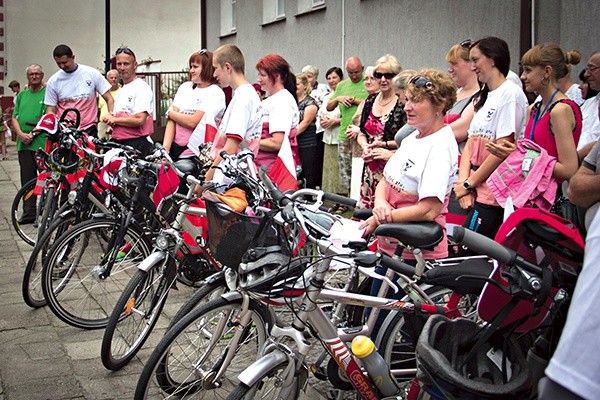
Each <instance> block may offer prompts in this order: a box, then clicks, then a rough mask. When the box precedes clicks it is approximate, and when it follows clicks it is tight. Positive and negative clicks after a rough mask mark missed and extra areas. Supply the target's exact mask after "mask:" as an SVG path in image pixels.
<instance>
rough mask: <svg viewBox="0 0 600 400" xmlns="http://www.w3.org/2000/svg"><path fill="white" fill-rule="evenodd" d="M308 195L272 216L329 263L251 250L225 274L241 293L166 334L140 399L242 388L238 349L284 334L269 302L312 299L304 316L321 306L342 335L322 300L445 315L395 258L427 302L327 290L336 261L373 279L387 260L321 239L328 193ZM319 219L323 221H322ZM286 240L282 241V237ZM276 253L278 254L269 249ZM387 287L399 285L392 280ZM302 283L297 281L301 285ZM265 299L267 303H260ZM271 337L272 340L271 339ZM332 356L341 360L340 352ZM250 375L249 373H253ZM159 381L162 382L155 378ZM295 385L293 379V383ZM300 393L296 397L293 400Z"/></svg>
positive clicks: (435, 236) (434, 234)
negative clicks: (268, 307) (342, 260)
mask: <svg viewBox="0 0 600 400" xmlns="http://www.w3.org/2000/svg"><path fill="white" fill-rule="evenodd" d="M261 172H262V171H261ZM261 179H263V182H264V183H265V184H267V182H270V181H267V180H266V178H265V177H264V174H263V173H261ZM270 192H271V193H272V197H273V198H274V199H276V201H279V200H278V199H281V195H280V193H278V192H276V191H274V190H272V189H271V190H270ZM303 196H305V197H307V198H312V199H314V200H313V202H312V203H311V204H305V202H300V201H298V202H292V203H290V204H289V205H288V206H286V207H287V208H286V207H284V208H283V210H277V212H276V213H275V214H274V215H276V216H274V217H273V218H274V219H276V220H278V224H281V225H285V222H284V221H287V222H289V223H290V225H294V226H298V227H300V228H301V229H302V233H303V237H304V238H305V239H306V241H307V243H312V244H314V245H316V246H318V248H319V249H320V251H321V253H322V254H324V258H323V259H322V260H320V261H319V262H317V263H316V264H315V266H314V267H313V269H312V271H313V272H312V273H311V272H310V269H309V270H306V267H307V266H308V264H309V262H308V261H306V259H304V260H303V259H302V258H301V257H299V258H294V257H290V255H291V252H289V251H288V252H287V253H286V252H285V251H284V252H282V248H281V247H279V249H278V250H277V249H274V248H275V247H277V246H274V245H270V246H260V247H257V248H254V247H251V249H250V250H249V252H248V253H247V255H248V254H251V255H252V254H254V256H255V257H256V258H255V259H251V261H249V262H245V263H242V264H240V267H239V268H238V269H237V272H236V271H235V270H233V269H227V270H226V272H225V274H226V275H227V274H228V275H229V278H228V285H229V287H230V289H233V288H234V287H235V286H233V285H235V284H236V279H235V277H236V275H237V290H235V291H231V292H228V293H225V294H224V295H222V296H221V298H219V299H217V300H214V301H211V302H209V303H206V304H205V305H203V306H202V307H200V308H197V309H196V310H194V311H192V312H191V313H190V314H188V315H187V316H185V317H184V318H183V319H182V320H180V321H179V322H177V323H176V324H175V325H174V326H173V327H172V328H171V329H170V330H169V331H168V332H167V334H166V335H165V337H164V338H163V340H161V342H160V343H159V345H158V346H157V347H156V349H155V351H154V352H153V353H152V355H151V357H150V359H149V360H148V362H147V363H146V366H145V367H144V370H143V371H142V374H141V376H140V380H139V381H138V386H137V388H136V395H135V398H136V399H143V398H155V396H158V395H164V394H165V393H166V395H178V396H184V395H191V394H196V395H197V396H198V397H199V398H200V397H202V396H218V395H219V393H222V392H226V393H227V392H231V390H233V389H234V386H235V385H236V381H235V380H234V375H235V373H236V371H238V370H239V368H240V367H242V366H243V364H246V365H247V364H248V362H249V361H250V360H249V359H248V357H246V358H243V357H242V358H241V359H240V357H239V353H238V352H239V351H243V352H244V354H247V352H250V353H251V354H252V355H254V354H255V353H256V352H257V351H258V350H259V349H261V348H262V344H263V343H265V336H264V334H265V332H269V328H270V327H272V328H271V335H273V332H274V331H275V330H279V329H283V328H279V326H278V324H283V322H282V321H281V320H279V321H278V319H277V317H276V315H272V313H267V314H265V313H264V312H263V311H264V303H266V304H284V303H285V302H286V300H285V299H286V298H288V299H294V300H296V301H297V300H298V299H299V298H301V296H302V294H304V295H305V296H310V298H307V301H305V302H304V303H303V304H302V305H301V306H300V307H299V309H300V310H302V311H300V313H304V312H305V310H307V309H308V307H314V308H315V309H317V310H318V311H315V313H314V315H319V320H321V319H322V320H323V321H327V324H328V326H330V327H331V329H332V330H333V331H334V332H336V333H338V330H337V329H336V327H335V325H333V323H332V322H330V321H329V317H328V316H327V315H326V314H325V312H324V311H323V310H321V308H320V307H318V306H317V305H318V304H319V301H321V300H327V301H334V302H338V303H344V304H355V305H360V306H372V307H376V308H387V309H399V310H403V312H415V311H416V310H418V309H423V310H427V311H429V312H432V313H435V312H438V311H439V309H438V306H437V305H436V304H435V303H434V302H433V300H431V298H430V297H429V296H427V294H426V293H425V292H424V291H423V290H422V289H420V288H419V287H418V284H416V281H414V280H412V279H410V278H408V276H407V274H409V275H410V276H412V275H413V274H414V272H415V269H414V268H413V267H410V266H408V265H406V264H404V263H401V262H399V261H396V260H393V259H392V258H391V257H385V256H384V257H383V258H382V260H384V261H383V263H384V264H385V265H386V266H388V267H390V268H392V269H393V270H395V271H397V272H401V273H403V275H401V276H402V278H403V280H402V282H403V288H404V289H405V291H406V292H407V293H409V296H412V297H413V298H418V299H419V301H420V303H422V305H416V304H415V303H408V302H401V301H398V300H395V299H385V298H381V297H375V296H366V295H360V294H354V293H348V292H343V291H340V290H335V289H330V288H324V285H323V281H324V279H323V278H324V277H325V275H326V274H327V273H328V268H329V264H330V262H331V258H332V257H334V256H336V257H349V258H352V260H353V261H354V262H355V263H356V264H357V268H358V269H359V270H361V271H362V272H364V273H367V274H368V273H369V271H368V268H369V267H372V266H374V265H375V264H376V263H378V262H380V257H381V256H380V255H378V254H376V253H373V252H369V251H364V250H360V249H363V248H364V247H365V243H364V241H363V242H360V243H355V244H350V246H352V247H354V246H356V247H354V251H353V252H352V253H350V254H347V252H345V251H342V250H339V249H338V250H334V248H333V247H332V246H331V242H329V241H328V240H326V239H317V238H316V236H314V235H317V236H319V237H325V236H327V235H328V231H327V229H326V227H324V226H322V225H323V224H324V222H325V221H323V218H322V217H323V216H324V215H326V214H325V213H319V212H318V208H319V206H320V205H321V204H322V199H323V192H320V191H315V190H309V189H303V190H299V191H297V192H295V193H294V194H292V195H291V198H292V199H301V198H303ZM317 216H318V217H321V218H317ZM281 219H283V220H281ZM325 225H326V224H325ZM267 226H269V225H267ZM405 228H408V227H405ZM438 229H439V226H438ZM292 230H293V229H292ZM403 233H404V232H403ZM429 234H430V237H429V239H430V240H432V241H435V240H437V241H439V240H441V239H442V233H441V229H439V230H437V231H436V230H430V231H429ZM279 236H280V237H281V235H279ZM398 236H401V239H402V240H404V241H405V242H407V243H412V242H413V241H414V240H415V239H414V238H411V237H410V235H406V237H405V235H403V234H401V235H398ZM419 241H420V240H419ZM292 242H297V240H294V238H292ZM269 248H271V249H270V250H269ZM313 274H314V275H313ZM315 279H316V280H318V281H319V284H318V285H316V286H314V285H313V282H315ZM307 282H310V283H307ZM384 282H387V283H388V284H390V285H391V286H392V287H395V285H394V284H392V283H391V281H388V280H387V279H386V280H384ZM273 283H276V285H275V286H276V287H274V286H273ZM295 284H298V285H297V287H296V285H295ZM317 286H318V287H317ZM383 287H385V285H382V290H384V288H383ZM385 289H387V288H385ZM258 299H260V300H261V301H258ZM289 301H293V300H289ZM261 306H262V307H261ZM445 311H446V312H448V313H457V312H458V311H457V310H451V309H449V308H448V309H445ZM294 317H295V318H296V317H297V315H294ZM370 318H373V320H372V321H371V326H373V323H372V322H373V321H374V319H376V318H377V310H374V312H373V313H371V316H370ZM270 321H274V322H270ZM368 329H369V327H368V326H360V327H353V328H348V329H347V330H346V329H344V328H340V329H339V334H340V335H342V336H344V338H345V339H348V338H350V339H351V338H352V337H354V336H355V335H358V334H360V333H365V332H367V331H368ZM382 335H383V333H382ZM295 339H297V340H298V341H299V343H300V345H299V346H300V347H301V349H302V351H303V354H302V358H303V357H305V356H306V354H305V353H304V352H308V350H309V349H310V346H309V345H308V344H307V341H306V340H307V339H306V337H305V335H304V334H302V333H297V334H296V335H295ZM267 340H268V342H269V343H271V339H267ZM248 341H251V342H252V345H248V344H247V343H248ZM286 354H288V355H289V354H292V353H286ZM284 357H285V356H284ZM333 357H334V358H336V356H335V355H334V356H333ZM234 360H235V363H234ZM242 363H243V364H242ZM257 365H258V363H255V364H254V367H256V366H257ZM298 365H299V366H300V365H303V367H300V368H299V369H297V370H295V371H292V372H290V374H294V376H296V377H301V381H302V383H300V384H299V386H302V384H303V383H304V382H305V380H306V378H307V371H308V370H307V367H306V366H305V365H304V364H303V362H300V363H299V364H298ZM262 366H268V364H262ZM247 370H250V368H248V369H247ZM403 372H405V373H412V374H413V375H414V372H415V370H414V368H413V369H411V370H410V371H408V372H407V371H403ZM290 376H291V375H290ZM153 377H154V378H155V380H153V379H152V378H153ZM256 382H258V380H257V381H256ZM288 382H291V378H290V380H289V381H288ZM216 391H218V392H216ZM296 394H297V393H296V392H295V393H294V395H296ZM294 398H295V397H294Z"/></svg>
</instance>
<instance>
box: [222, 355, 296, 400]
mask: <svg viewBox="0 0 600 400" xmlns="http://www.w3.org/2000/svg"><path fill="white" fill-rule="evenodd" d="M288 364H289V362H288V361H287V360H283V361H282V362H281V363H280V364H278V365H276V366H274V367H273V368H271V370H269V371H267V372H265V373H264V374H263V376H261V377H260V378H259V379H258V380H257V381H256V383H254V384H253V385H252V386H248V385H246V384H245V383H241V382H240V383H239V384H238V386H237V387H236V388H235V389H234V390H233V392H231V394H230V395H229V396H227V400H242V399H248V400H249V399H281V398H282V397H281V396H282V395H281V394H280V393H279V392H280V391H281V389H282V386H283V383H284V379H285V376H283V372H284V371H285V369H286V368H287V367H288ZM292 385H294V386H295V387H293V388H292V389H291V391H290V395H289V396H287V397H286V400H295V399H297V398H298V395H299V392H300V388H299V387H298V380H297V379H294V381H293V382H292Z"/></svg>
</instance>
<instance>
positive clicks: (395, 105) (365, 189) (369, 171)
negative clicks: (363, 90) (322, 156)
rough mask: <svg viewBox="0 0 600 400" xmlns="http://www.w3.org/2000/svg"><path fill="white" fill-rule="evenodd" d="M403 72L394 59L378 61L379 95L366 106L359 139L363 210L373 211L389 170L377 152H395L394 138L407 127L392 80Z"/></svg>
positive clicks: (362, 114)
mask: <svg viewBox="0 0 600 400" xmlns="http://www.w3.org/2000/svg"><path fill="white" fill-rule="evenodd" d="M401 71H402V66H401V65H400V62H399V61H398V59H397V58H396V57H394V56H391V55H389V54H387V55H385V56H383V57H381V58H380V59H379V60H377V64H376V65H375V71H374V72H373V77H374V78H375V79H377V80H378V81H379V93H376V94H375V93H374V94H371V95H369V97H367V99H366V100H365V101H364V103H363V104H364V105H363V108H362V113H361V118H360V124H359V132H358V134H357V136H356V141H357V143H358V145H359V146H360V148H361V149H362V155H361V156H362V159H363V161H364V167H363V171H362V184H361V188H360V207H361V208H373V205H374V199H373V195H374V193H375V188H376V187H377V184H378V183H379V181H380V180H381V176H382V173H383V167H384V166H385V160H383V159H376V158H375V154H374V152H375V151H376V150H378V149H385V150H389V149H395V148H396V142H395V141H394V135H395V134H396V132H397V131H398V129H400V128H401V127H402V125H404V124H405V123H406V115H405V114H404V109H403V107H402V104H400V103H399V102H398V95H397V94H396V91H395V90H394V86H393V85H392V79H393V78H394V77H395V76H396V75H398V73H400V72H401Z"/></svg>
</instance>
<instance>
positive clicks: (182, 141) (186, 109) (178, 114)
mask: <svg viewBox="0 0 600 400" xmlns="http://www.w3.org/2000/svg"><path fill="white" fill-rule="evenodd" d="M212 57H213V54H212V52H210V51H207V50H204V49H203V50H200V51H198V52H195V53H193V54H192V55H191V56H190V58H189V61H188V65H189V68H190V80H189V81H188V82H184V83H182V84H181V86H179V89H177V94H175V99H174V100H173V104H172V105H171V106H170V107H169V109H168V110H167V113H166V117H167V118H168V122H167V126H166V129H165V138H164V141H163V146H164V147H165V149H167V150H169V153H170V155H171V157H172V158H173V159H174V160H189V159H191V158H193V157H194V156H195V152H194V151H192V150H191V149H189V148H188V144H189V142H190V138H191V137H192V134H193V135H194V137H196V136H198V137H200V138H201V139H199V142H200V143H208V142H212V141H213V139H214V137H210V134H208V135H207V133H208V131H207V129H206V125H207V123H209V124H215V122H216V121H219V120H220V119H221V117H222V116H223V112H224V111H225V94H224V92H223V89H221V88H220V87H219V86H218V85H217V81H216V79H215V78H214V77H213V74H214V72H215V70H214V68H213V65H212ZM195 142H196V141H195V140H194V143H195ZM201 161H208V160H201ZM180 165H181V163H180Z"/></svg>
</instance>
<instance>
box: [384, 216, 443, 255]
mask: <svg viewBox="0 0 600 400" xmlns="http://www.w3.org/2000/svg"><path fill="white" fill-rule="evenodd" d="M375 235H377V236H389V237H393V238H395V239H398V240H399V241H400V242H401V243H403V244H404V245H406V246H412V247H418V248H420V249H426V250H429V249H433V248H434V247H435V246H436V245H437V244H438V243H439V242H441V241H442V239H444V230H443V229H442V227H441V226H440V224H438V223H437V222H418V223H416V222H415V223H401V224H400V223H398V224H383V225H379V226H378V227H377V229H375Z"/></svg>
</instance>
